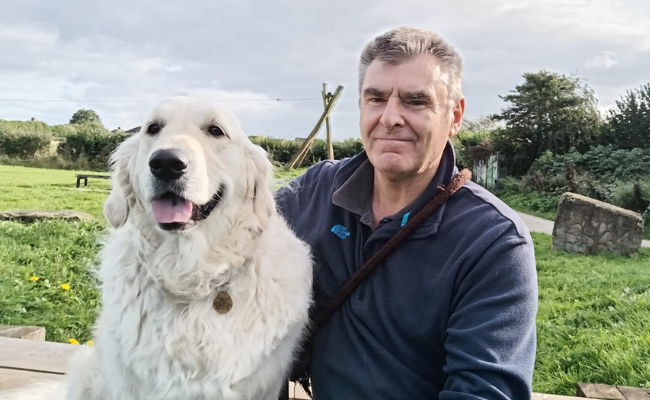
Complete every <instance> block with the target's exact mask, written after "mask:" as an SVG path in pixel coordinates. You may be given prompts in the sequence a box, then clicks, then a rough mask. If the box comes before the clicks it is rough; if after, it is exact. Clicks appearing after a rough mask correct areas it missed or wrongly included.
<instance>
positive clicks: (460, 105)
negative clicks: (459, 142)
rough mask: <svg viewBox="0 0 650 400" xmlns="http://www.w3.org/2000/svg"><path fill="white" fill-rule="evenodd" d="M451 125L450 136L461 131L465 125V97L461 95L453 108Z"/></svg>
mask: <svg viewBox="0 0 650 400" xmlns="http://www.w3.org/2000/svg"><path fill="white" fill-rule="evenodd" d="M451 111H452V119H451V126H450V127H449V137H452V136H455V135H457V134H458V132H460V128H461V126H462V125H463V115H465V98H464V97H461V98H460V100H458V101H457V102H456V103H455V104H454V105H453V108H452V110H451Z"/></svg>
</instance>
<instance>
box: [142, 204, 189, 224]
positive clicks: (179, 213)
mask: <svg viewBox="0 0 650 400" xmlns="http://www.w3.org/2000/svg"><path fill="white" fill-rule="evenodd" d="M151 208H152V209H153V215H154V217H156V220H157V221H158V222H160V223H161V224H169V223H172V222H187V220H189V219H190V217H191V216H192V203H191V202H190V201H189V200H182V199H158V200H154V201H152V202H151Z"/></svg>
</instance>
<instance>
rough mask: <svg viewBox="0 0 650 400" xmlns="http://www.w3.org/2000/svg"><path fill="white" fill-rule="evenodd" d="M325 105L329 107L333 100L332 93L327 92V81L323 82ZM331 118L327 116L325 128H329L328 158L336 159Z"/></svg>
mask: <svg viewBox="0 0 650 400" xmlns="http://www.w3.org/2000/svg"><path fill="white" fill-rule="evenodd" d="M322 94H323V107H325V108H327V105H328V104H329V102H330V101H331V100H332V93H327V83H323V93H322ZM330 118H331V117H329V116H328V117H327V118H325V129H326V130H327V159H328V160H333V159H334V147H332V128H331V127H330Z"/></svg>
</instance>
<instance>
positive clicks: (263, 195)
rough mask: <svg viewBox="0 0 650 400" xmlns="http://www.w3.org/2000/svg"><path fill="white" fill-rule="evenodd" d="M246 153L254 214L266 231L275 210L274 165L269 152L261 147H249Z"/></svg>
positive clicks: (249, 193)
mask: <svg viewBox="0 0 650 400" xmlns="http://www.w3.org/2000/svg"><path fill="white" fill-rule="evenodd" d="M246 151H247V153H248V154H247V158H248V161H247V164H248V165H247V166H246V173H247V179H246V181H247V184H248V191H247V193H248V196H249V197H250V198H252V199H253V212H254V213H255V216H257V218H258V220H259V222H260V226H261V227H262V229H264V228H266V227H267V226H268V222H269V218H270V217H271V214H272V213H273V211H274V210H275V200H274V199H273V195H272V194H271V191H270V189H269V185H270V183H271V178H272V177H273V165H272V164H271V162H270V161H269V159H268V155H267V152H266V151H265V150H264V149H262V148H261V147H260V146H257V145H251V146H248V148H247V150H246Z"/></svg>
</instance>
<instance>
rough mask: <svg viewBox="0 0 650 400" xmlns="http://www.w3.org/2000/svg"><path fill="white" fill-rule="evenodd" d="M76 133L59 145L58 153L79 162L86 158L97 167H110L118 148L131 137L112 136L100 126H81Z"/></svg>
mask: <svg viewBox="0 0 650 400" xmlns="http://www.w3.org/2000/svg"><path fill="white" fill-rule="evenodd" d="M75 130H76V132H75V133H73V134H71V135H69V136H68V137H67V138H66V141H65V143H61V144H59V147H58V148H57V153H58V154H59V155H61V156H62V157H64V158H66V159H68V160H72V161H77V160H79V158H80V157H85V158H87V159H88V160H89V161H91V162H92V163H93V164H95V165H100V166H105V167H106V168H107V167H108V159H109V157H110V155H111V153H112V152H113V151H114V150H115V149H116V148H117V146H118V145H119V144H120V143H121V142H122V141H124V140H125V139H127V138H128V137H129V135H128V134H111V133H110V132H108V131H107V130H106V129H104V127H102V126H101V125H98V124H80V125H78V126H77V127H75Z"/></svg>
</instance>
